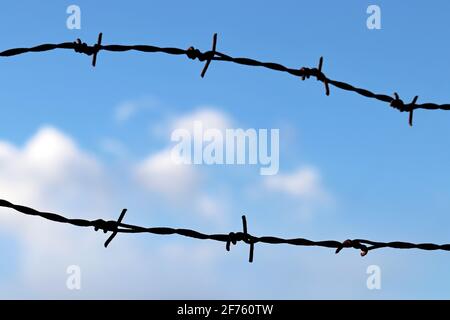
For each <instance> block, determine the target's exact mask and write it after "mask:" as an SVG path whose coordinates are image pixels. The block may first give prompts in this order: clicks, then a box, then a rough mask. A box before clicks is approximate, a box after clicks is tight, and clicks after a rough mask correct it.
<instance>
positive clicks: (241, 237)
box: [0, 199, 450, 262]
mask: <svg viewBox="0 0 450 320" xmlns="http://www.w3.org/2000/svg"><path fill="white" fill-rule="evenodd" d="M0 207H3V208H9V209H13V210H15V211H17V212H21V213H23V214H25V215H29V216H38V217H41V218H43V219H46V220H50V221H53V222H59V223H66V224H70V225H74V226H77V227H93V228H94V230H95V231H98V230H103V232H104V233H107V232H111V235H110V236H109V238H108V239H107V240H106V242H105V244H104V246H105V248H107V247H108V245H109V244H110V243H111V241H112V240H113V239H114V238H115V237H116V235H117V234H118V233H150V234H156V235H180V236H183V237H188V238H194V239H199V240H214V241H219V242H225V243H226V245H225V248H226V250H227V251H230V249H231V244H233V245H236V244H237V243H238V242H244V243H246V244H248V245H249V248H250V251H249V262H253V256H254V248H255V244H257V243H265V244H289V245H293V246H302V247H312V246H314V247H323V248H331V249H336V251H335V253H339V252H340V251H341V250H342V249H344V248H353V249H358V250H360V251H361V256H365V255H366V254H367V253H368V252H369V251H372V250H376V249H381V248H392V249H419V250H427V251H434V250H443V251H450V244H442V245H439V244H434V243H418V244H415V243H410V242H403V241H393V242H377V241H371V240H364V239H353V240H352V239H347V240H345V241H342V242H341V241H336V240H325V241H312V240H308V239H304V238H292V239H283V238H279V237H273V236H260V237H258V236H254V235H252V234H250V233H249V232H248V229H247V219H246V217H245V215H244V216H242V231H238V232H230V233H228V234H226V233H224V234H205V233H202V232H198V231H195V230H190V229H176V228H169V227H150V228H147V227H141V226H137V225H132V224H127V223H123V222H122V220H123V218H124V216H125V213H126V212H127V209H123V210H122V212H121V214H120V217H119V219H118V220H117V221H114V220H108V221H105V220H103V219H96V220H84V219H70V218H66V217H64V216H61V215H59V214H56V213H51V212H41V211H37V210H35V209H33V208H30V207H26V206H22V205H16V204H13V203H11V202H9V201H7V200H1V199H0Z"/></svg>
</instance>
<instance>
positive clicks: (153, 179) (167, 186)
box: [135, 149, 200, 199]
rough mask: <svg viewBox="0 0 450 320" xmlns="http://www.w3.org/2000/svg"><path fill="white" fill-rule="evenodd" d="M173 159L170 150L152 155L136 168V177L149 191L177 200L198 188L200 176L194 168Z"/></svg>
mask: <svg viewBox="0 0 450 320" xmlns="http://www.w3.org/2000/svg"><path fill="white" fill-rule="evenodd" d="M172 157H173V156H172V153H171V151H170V149H167V150H162V151H160V152H158V153H155V154H152V155H150V156H148V157H147V158H146V159H145V160H144V161H142V162H141V163H139V164H138V165H137V166H136V168H135V175H136V178H137V180H138V181H139V182H140V183H141V185H142V186H144V187H145V188H146V189H147V190H148V191H150V192H155V193H158V194H162V195H164V196H166V197H167V198H169V199H176V198H180V197H184V196H186V195H190V194H191V193H192V190H193V189H196V188H197V187H198V183H199V180H200V174H199V173H198V171H196V170H195V168H194V166H191V165H185V164H177V163H176V160H175V159H173V158H172Z"/></svg>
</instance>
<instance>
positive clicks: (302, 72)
mask: <svg viewBox="0 0 450 320" xmlns="http://www.w3.org/2000/svg"><path fill="white" fill-rule="evenodd" d="M102 37H103V35H102V33H100V34H99V36H98V40H97V43H96V44H94V45H92V46H89V45H88V44H86V43H84V42H82V41H81V40H80V39H77V40H76V41H75V42H63V43H59V44H41V45H38V46H35V47H31V48H14V49H9V50H5V51H3V52H0V56H1V57H11V56H15V55H19V54H24V53H28V52H44V51H50V50H55V49H70V50H74V51H75V52H78V53H82V54H86V55H88V56H92V66H94V67H95V65H96V63H97V55H98V53H99V52H100V51H111V52H125V51H140V52H146V53H157V52H160V53H165V54H170V55H186V56H187V57H188V58H190V59H192V60H195V59H198V60H199V61H202V62H205V66H204V67H203V70H202V72H201V77H202V78H203V77H204V76H205V74H206V71H207V70H208V68H209V66H210V64H211V61H226V62H232V63H236V64H240V65H246V66H252V67H263V68H267V69H271V70H275V71H280V72H286V73H289V74H291V75H294V76H297V77H300V78H301V79H302V80H306V79H309V78H311V77H312V78H316V79H317V80H318V81H320V82H322V83H323V84H324V86H325V94H326V95H327V96H328V95H330V86H334V87H336V88H339V89H342V90H345V91H351V92H355V93H357V94H360V95H362V96H364V97H367V98H372V99H376V100H379V101H383V102H386V103H389V105H390V106H391V107H392V108H394V109H396V110H398V111H400V112H408V113H409V125H410V126H412V124H413V113H414V110H416V109H426V110H450V104H436V103H422V104H418V103H417V100H418V98H419V97H418V96H415V97H414V98H413V100H412V101H411V102H410V103H405V102H403V100H402V99H400V96H399V95H398V93H397V92H395V93H394V94H393V97H392V96H389V95H385V94H377V93H374V92H372V91H369V90H367V89H363V88H358V87H355V86H352V85H351V84H349V83H346V82H341V81H337V80H332V79H330V78H328V77H327V76H326V75H325V74H324V73H323V71H322V68H323V57H320V59H319V64H318V66H317V67H314V68H307V67H302V68H299V69H294V68H288V67H286V66H284V65H282V64H279V63H274V62H261V61H258V60H255V59H250V58H235V57H231V56H229V55H227V54H225V53H222V52H219V51H217V50H216V46H217V33H215V34H214V36H213V44H212V49H211V50H209V51H204V52H202V51H200V50H198V49H196V48H194V47H190V48H188V49H180V48H165V47H158V46H152V45H103V44H102Z"/></svg>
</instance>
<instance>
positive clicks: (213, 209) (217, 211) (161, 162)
mask: <svg viewBox="0 0 450 320" xmlns="http://www.w3.org/2000/svg"><path fill="white" fill-rule="evenodd" d="M194 121H200V122H201V123H202V125H203V128H204V129H210V128H216V129H219V130H225V129H226V128H229V127H230V126H231V123H232V121H231V119H230V118H229V117H228V116H227V115H226V114H224V113H223V112H221V111H219V110H216V109H213V108H210V107H204V108H199V109H197V110H196V111H194V112H191V113H188V114H185V115H182V116H180V117H176V118H172V119H170V121H168V122H167V124H166V128H168V129H169V130H170V131H171V130H175V129H185V130H188V131H189V132H190V133H191V135H192V136H193V138H194V136H195V135H194V134H193V130H194V129H193V127H194ZM166 130H167V129H166ZM167 137H170V133H168V134H167ZM167 143H168V145H169V141H168V142H167ZM193 143H195V142H194V141H193ZM134 175H135V177H136V180H137V181H138V182H139V184H140V185H141V186H143V187H144V188H145V189H146V190H147V191H148V192H150V193H152V194H157V195H161V196H163V197H164V198H165V199H167V200H170V203H171V204H177V205H179V206H186V205H188V206H189V207H190V208H192V209H191V210H192V211H195V212H197V213H198V214H199V215H200V216H201V217H203V218H207V219H209V220H211V221H215V222H219V223H222V222H223V221H224V214H225V213H224V211H223V209H222V208H224V207H226V206H225V205H224V203H223V202H222V201H221V200H220V199H218V198H217V197H213V196H211V195H210V194H209V193H208V192H205V191H203V190H202V182H204V181H205V180H206V176H205V175H203V174H202V172H201V170H200V169H199V168H198V167H197V166H195V165H189V164H183V163H182V155H177V154H176V153H172V150H171V148H170V147H169V146H168V147H166V148H165V149H162V150H160V151H158V152H155V153H152V154H150V155H148V156H147V157H146V159H144V160H143V161H141V162H139V163H137V164H136V166H135V168H134Z"/></svg>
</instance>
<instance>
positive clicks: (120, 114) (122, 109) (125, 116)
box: [114, 97, 157, 122]
mask: <svg viewBox="0 0 450 320" xmlns="http://www.w3.org/2000/svg"><path fill="white" fill-rule="evenodd" d="M156 104H157V101H156V100H155V99H154V98H151V97H145V98H141V99H137V100H128V101H124V102H122V103H120V104H119V105H118V106H117V107H116V108H115V110H114V119H115V120H116V121H117V122H126V121H128V120H129V119H130V118H132V117H133V116H135V115H136V114H137V113H138V112H140V111H142V110H144V109H150V108H153V106H155V105H156Z"/></svg>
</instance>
